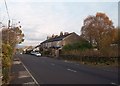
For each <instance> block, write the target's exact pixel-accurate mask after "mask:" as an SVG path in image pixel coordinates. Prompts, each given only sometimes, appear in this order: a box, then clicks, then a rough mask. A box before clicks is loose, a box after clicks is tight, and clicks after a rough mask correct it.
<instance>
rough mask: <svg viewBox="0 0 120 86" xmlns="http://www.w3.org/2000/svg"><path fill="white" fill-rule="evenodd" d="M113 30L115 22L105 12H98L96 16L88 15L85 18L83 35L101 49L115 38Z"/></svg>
mask: <svg viewBox="0 0 120 86" xmlns="http://www.w3.org/2000/svg"><path fill="white" fill-rule="evenodd" d="M113 32H114V26H113V22H112V21H111V20H110V19H109V17H108V16H107V15H106V14H105V13H97V14H96V15H95V16H88V17H87V18H86V19H85V20H84V25H83V26H82V29H81V33H82V34H81V36H83V37H84V38H85V39H87V40H88V41H89V42H90V43H91V44H92V45H93V44H94V45H96V46H97V48H98V49H100V48H102V47H104V46H109V45H110V43H111V41H112V40H113V35H114V34H113ZM103 44H104V45H103Z"/></svg>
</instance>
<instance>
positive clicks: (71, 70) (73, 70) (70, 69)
mask: <svg viewBox="0 0 120 86" xmlns="http://www.w3.org/2000/svg"><path fill="white" fill-rule="evenodd" d="M67 70H68V71H72V72H77V71H75V70H72V69H67Z"/></svg>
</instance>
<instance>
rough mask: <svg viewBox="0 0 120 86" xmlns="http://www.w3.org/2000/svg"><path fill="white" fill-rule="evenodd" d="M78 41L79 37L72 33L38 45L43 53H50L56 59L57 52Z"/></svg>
mask: <svg viewBox="0 0 120 86" xmlns="http://www.w3.org/2000/svg"><path fill="white" fill-rule="evenodd" d="M79 40H80V36H79V35H77V34H76V33H75V32H72V33H68V34H64V35H60V36H57V37H56V36H55V37H52V38H49V39H47V40H45V41H43V42H42V43H41V44H40V48H42V50H43V51H51V55H52V56H56V57H57V56H59V50H60V49H62V47H63V46H65V45H67V44H72V43H74V42H77V41H79Z"/></svg>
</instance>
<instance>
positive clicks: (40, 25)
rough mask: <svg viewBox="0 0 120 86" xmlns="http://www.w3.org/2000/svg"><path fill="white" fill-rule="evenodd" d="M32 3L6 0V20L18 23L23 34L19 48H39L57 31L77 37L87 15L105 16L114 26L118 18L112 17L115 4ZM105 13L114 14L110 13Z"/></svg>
mask: <svg viewBox="0 0 120 86" xmlns="http://www.w3.org/2000/svg"><path fill="white" fill-rule="evenodd" d="M36 1H37V0H35V1H33V0H21V1H18V0H10V1H9V2H8V6H9V12H10V17H11V19H14V22H13V23H15V22H17V21H21V25H22V30H23V32H24V34H25V42H24V43H23V45H32V44H33V45H35V44H39V43H40V42H42V41H44V40H45V39H46V37H47V36H50V35H52V34H59V33H60V32H61V31H64V32H66V31H68V32H76V33H77V34H80V29H81V26H82V25H83V20H84V19H85V18H86V17H87V16H88V15H95V14H96V12H98V11H100V12H105V13H107V14H108V15H109V17H110V18H112V19H113V20H114V22H115V25H116V19H117V18H118V17H117V16H116V15H117V14H116V13H117V12H116V11H117V9H116V8H117V7H116V4H117V3H116V4H115V3H112V2H111V4H110V3H107V4H105V3H98V2H94V3H91V2H89V3H86V2H84V3H81V2H73V3H72V2H71V1H73V0H70V2H40V1H38V2H36ZM45 1H47V0H45ZM75 1H77V0H75ZM13 4H14V5H13ZM112 6H114V8H112ZM109 9H114V10H113V11H110V10H109ZM2 12H3V11H2ZM113 13H114V14H113Z"/></svg>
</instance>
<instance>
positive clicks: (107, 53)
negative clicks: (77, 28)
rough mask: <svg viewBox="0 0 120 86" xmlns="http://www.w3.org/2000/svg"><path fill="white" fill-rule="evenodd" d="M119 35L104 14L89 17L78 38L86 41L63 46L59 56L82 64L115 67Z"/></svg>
mask: <svg viewBox="0 0 120 86" xmlns="http://www.w3.org/2000/svg"><path fill="white" fill-rule="evenodd" d="M119 33H120V29H119V28H118V27H114V26H113V22H112V20H111V19H110V18H109V17H108V16H107V15H106V14H105V13H96V15H95V16H94V15H90V16H88V17H87V18H86V19H85V20H84V22H83V26H82V28H81V35H80V36H81V37H82V38H84V39H85V40H86V41H83V42H77V43H73V44H68V45H65V46H64V47H63V49H62V50H61V53H60V56H61V57H62V58H63V59H67V60H72V61H80V62H81V63H84V64H87V63H88V64H104V65H113V64H115V65H117V64H118V57H119V56H118V52H119V51H118V50H119V49H118V44H120V40H119V39H118V38H119V35H118V34H119Z"/></svg>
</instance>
